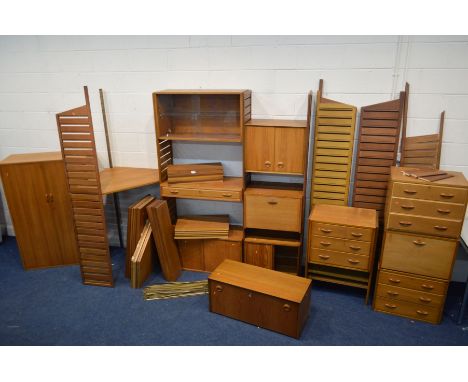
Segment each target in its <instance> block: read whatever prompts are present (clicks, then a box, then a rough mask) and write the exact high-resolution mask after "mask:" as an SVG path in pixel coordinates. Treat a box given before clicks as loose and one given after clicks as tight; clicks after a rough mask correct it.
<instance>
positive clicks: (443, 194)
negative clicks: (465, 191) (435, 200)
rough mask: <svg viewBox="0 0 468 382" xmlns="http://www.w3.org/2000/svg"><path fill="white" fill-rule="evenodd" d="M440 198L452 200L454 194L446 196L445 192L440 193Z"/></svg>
mask: <svg viewBox="0 0 468 382" xmlns="http://www.w3.org/2000/svg"><path fill="white" fill-rule="evenodd" d="M440 196H442V197H443V198H447V199H450V198H453V197H454V196H455V194H446V193H445V192H442V193H441V194H440Z"/></svg>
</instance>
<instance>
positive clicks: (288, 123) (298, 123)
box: [245, 119, 307, 128]
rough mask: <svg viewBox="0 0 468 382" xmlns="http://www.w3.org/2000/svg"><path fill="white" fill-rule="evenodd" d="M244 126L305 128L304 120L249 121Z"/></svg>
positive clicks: (305, 122)
mask: <svg viewBox="0 0 468 382" xmlns="http://www.w3.org/2000/svg"><path fill="white" fill-rule="evenodd" d="M245 126H265V127H303V128H306V127H307V121H306V120H300V119H251V120H250V121H249V122H247V123H246V124H245Z"/></svg>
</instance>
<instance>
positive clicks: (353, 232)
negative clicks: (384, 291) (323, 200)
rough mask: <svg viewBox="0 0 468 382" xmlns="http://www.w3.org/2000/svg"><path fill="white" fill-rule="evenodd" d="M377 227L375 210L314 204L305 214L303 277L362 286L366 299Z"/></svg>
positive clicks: (370, 277)
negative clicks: (306, 235) (308, 214)
mask: <svg viewBox="0 0 468 382" xmlns="http://www.w3.org/2000/svg"><path fill="white" fill-rule="evenodd" d="M377 227H378V217H377V213H376V211H375V210H370V209H363V208H354V207H345V206H334V205H322V204H319V205H316V206H314V207H313V209H312V212H311V214H310V217H309V239H308V247H307V268H306V275H307V277H309V278H312V279H316V280H321V281H327V282H333V283H338V284H344V285H349V286H355V287H359V288H362V289H365V290H366V303H367V300H368V297H369V291H370V282H371V279H372V269H373V264H374V253H375V241H376V232H377Z"/></svg>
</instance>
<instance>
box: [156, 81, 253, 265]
mask: <svg viewBox="0 0 468 382" xmlns="http://www.w3.org/2000/svg"><path fill="white" fill-rule="evenodd" d="M153 106H154V117H155V128H156V152H157V158H158V163H159V166H158V171H159V178H160V181H161V183H160V190H161V197H162V198H164V199H165V200H166V201H167V203H168V206H169V210H170V214H171V219H172V223H175V222H176V220H177V203H176V200H177V199H178V198H185V199H200V200H213V201H226V202H239V203H241V202H242V200H243V191H244V185H245V182H244V178H243V173H242V174H241V176H240V177H224V179H223V181H222V182H220V181H204V182H190V183H172V184H169V182H168V174H167V173H168V166H169V165H172V164H174V159H175V158H174V150H173V141H192V142H205V143H217V142H225V143H226V142H227V143H235V144H240V145H242V144H243V139H244V137H243V132H244V123H245V122H247V121H249V120H250V116H251V91H250V90H246V89H241V90H200V89H198V90H163V91H157V92H155V93H153ZM220 159H221V158H220ZM239 233H241V234H240V235H239ZM242 239H243V230H242V227H235V226H231V227H230V232H229V238H228V240H216V239H215V240H181V241H179V243H178V244H179V245H178V246H179V254H180V257H181V260H182V266H183V268H184V269H192V270H202V271H203V270H212V268H213V266H214V265H217V263H218V262H219V261H218V262H217V261H216V259H214V257H218V260H222V256H226V257H227V258H239V259H242V249H241V245H239V243H241V242H242ZM226 246H229V247H231V246H232V248H229V250H227V251H224V250H220V249H221V248H222V249H225V248H226ZM233 251H234V252H236V253H235V254H233V253H231V252H233ZM214 252H216V253H217V254H216V256H214ZM205 262H206V263H207V264H205ZM205 265H206V266H205Z"/></svg>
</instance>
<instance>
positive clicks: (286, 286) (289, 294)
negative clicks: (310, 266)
mask: <svg viewBox="0 0 468 382" xmlns="http://www.w3.org/2000/svg"><path fill="white" fill-rule="evenodd" d="M311 284H312V281H311V280H308V279H305V278H302V277H298V276H293V275H289V274H286V273H282V272H277V271H273V270H270V269H266V268H261V267H256V266H254V265H250V264H245V263H240V262H237V261H232V260H225V261H223V262H222V263H221V264H220V265H219V266H218V267H217V268H216V269H215V270H214V271H213V272H212V273H211V275H210V276H209V277H208V285H209V291H210V295H209V296H210V311H211V312H213V313H218V314H222V315H224V316H227V317H231V318H234V319H237V320H240V321H244V322H247V323H249V324H253V325H256V326H259V327H262V328H265V329H269V330H273V331H275V332H279V333H282V334H285V335H287V336H291V337H294V338H299V337H300V335H301V331H302V328H303V327H304V325H305V322H306V320H307V317H308V316H309V307H310V287H311Z"/></svg>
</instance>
